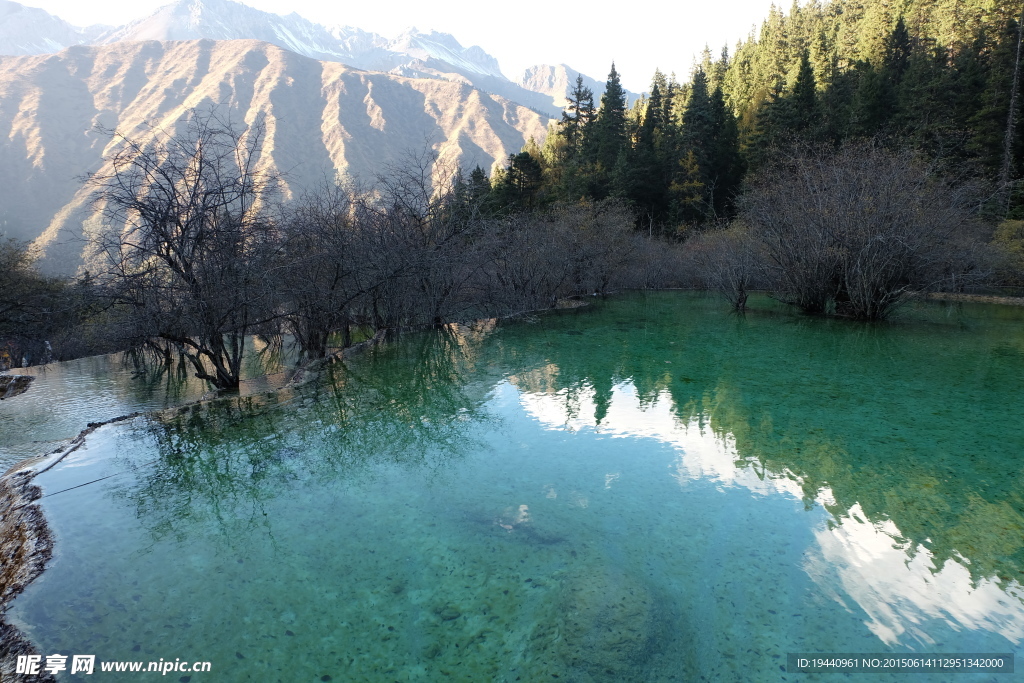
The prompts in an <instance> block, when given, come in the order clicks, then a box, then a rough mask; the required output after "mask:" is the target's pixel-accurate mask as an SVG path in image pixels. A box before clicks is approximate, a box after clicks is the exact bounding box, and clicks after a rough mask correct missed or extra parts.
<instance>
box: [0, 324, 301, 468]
mask: <svg viewBox="0 0 1024 683" xmlns="http://www.w3.org/2000/svg"><path fill="white" fill-rule="evenodd" d="M260 346H261V348H264V349H265V347H263V346H262V345H260ZM249 351H250V355H249V357H248V362H247V363H246V364H245V374H244V376H245V377H248V378H249V379H247V380H245V381H243V383H242V386H241V387H240V393H241V394H243V395H245V394H250V393H254V392H260V391H266V390H267V389H268V388H275V387H279V386H282V385H283V384H284V383H285V382H287V379H288V376H289V373H288V372H287V370H286V366H285V365H284V364H283V363H282V358H281V357H280V356H279V355H275V354H272V353H263V354H258V353H253V352H254V351H255V348H253V347H252V342H251V341H250V347H249ZM267 372H269V373H271V374H269V375H265V374H264V373H267ZM6 374H12V375H30V376H32V377H35V379H34V380H33V381H32V384H30V385H29V388H28V391H27V392H25V393H24V394H21V395H20V396H15V397H13V398H10V399H6V400H4V401H0V472H3V471H4V470H6V469H7V468H8V467H10V466H11V465H13V464H15V463H16V462H18V461H20V460H23V459H25V458H28V457H32V456H34V455H39V454H41V453H45V452H48V451H50V450H53V448H54V447H55V446H56V445H57V444H58V443H59V442H61V441H62V440H64V439H70V438H73V437H75V436H77V435H78V433H79V432H80V431H82V430H83V429H85V427H86V425H87V424H88V423H90V422H102V421H105V420H110V419H113V418H115V417H120V416H121V415H127V414H129V413H134V412H149V411H154V410H161V409H163V408H169V407H171V406H176V405H182V404H184V403H189V402H192V401H197V400H199V399H200V398H201V397H202V396H203V395H204V394H205V393H207V392H209V391H210V390H211V389H212V385H210V384H209V383H207V382H205V381H202V380H198V379H196V378H195V377H194V376H193V375H192V372H191V371H190V370H189V369H188V368H186V367H182V366H179V365H177V364H175V365H173V366H172V368H171V369H170V370H169V371H166V370H164V369H163V368H162V367H159V366H149V367H145V368H138V367H136V366H135V365H134V364H133V363H132V362H131V360H130V359H129V358H128V357H126V354H123V353H114V354H108V355H105V356H92V357H89V358H80V359H78V360H73V361H67V362H62V363H51V364H49V365H39V366H33V367H29V368H15V369H13V370H11V371H10V372H9V373H6Z"/></svg>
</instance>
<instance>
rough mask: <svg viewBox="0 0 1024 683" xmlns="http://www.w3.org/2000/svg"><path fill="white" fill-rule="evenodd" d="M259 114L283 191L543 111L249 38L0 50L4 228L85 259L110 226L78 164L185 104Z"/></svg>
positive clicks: (151, 128) (467, 163)
mask: <svg viewBox="0 0 1024 683" xmlns="http://www.w3.org/2000/svg"><path fill="white" fill-rule="evenodd" d="M211 107H217V108H218V111H220V112H221V113H223V114H227V115H230V116H231V118H232V119H233V120H236V121H252V120H253V119H254V118H255V117H256V116H257V115H258V114H260V113H262V114H265V115H266V117H267V137H266V144H265V147H264V159H263V160H262V161H261V163H266V164H267V167H268V168H271V169H275V170H278V171H281V172H283V173H285V176H286V192H285V194H286V195H288V194H289V193H290V194H293V195H294V194H297V193H299V192H301V189H302V188H304V187H308V186H310V185H313V184H315V183H317V182H320V181H322V179H323V178H324V177H328V178H331V177H334V175H335V174H336V173H343V174H348V175H350V176H354V177H367V176H370V175H372V174H373V173H374V172H376V171H379V170H381V169H382V168H384V167H385V166H386V165H387V164H388V163H400V162H401V161H402V158H403V155H406V154H408V153H410V152H416V151H421V150H423V149H424V147H430V148H433V149H434V150H435V151H436V152H437V153H438V154H439V155H440V158H441V159H442V160H445V161H450V162H454V163H458V164H460V165H461V166H463V167H464V168H472V167H473V166H475V165H477V164H479V165H481V166H483V167H484V168H487V169H490V168H491V167H492V165H493V164H494V163H495V162H501V161H503V160H505V159H507V157H508V154H510V153H513V152H518V151H519V150H520V149H521V148H522V147H523V145H524V144H525V142H526V141H527V140H528V139H529V138H530V137H534V138H536V139H538V140H540V139H542V138H543V136H544V134H545V132H546V126H547V123H548V120H549V119H548V117H546V116H544V115H542V114H538V113H537V112H536V111H533V110H531V109H529V108H527V107H525V106H522V105H521V104H517V103H514V102H511V101H509V100H508V99H506V98H503V97H501V96H498V95H494V94H488V93H487V92H484V91H482V90H480V89H477V88H474V87H472V86H470V85H468V84H467V83H465V82H461V81H459V80H455V79H447V80H446V79H440V78H411V77H406V76H400V75H396V74H392V73H382V72H371V71H362V70H359V69H355V68H352V67H349V66H345V65H343V64H341V63H338V62H336V61H321V60H316V59H311V58H309V57H304V56H301V55H299V54H296V53H295V52H293V51H289V50H286V49H282V48H281V47H278V46H275V45H271V44H269V43H267V42H261V41H256V40H221V41H213V40H187V41H165V42H160V41H154V40H150V41H133V42H113V43H110V44H107V45H102V46H85V45H79V46H74V47H71V48H68V49H66V50H64V51H62V52H60V53H58V54H52V55H42V56H12V57H0V233H5V234H6V235H7V236H9V237H14V238H17V239H23V240H24V239H35V240H36V244H37V245H38V246H39V247H40V248H41V250H42V252H43V254H44V263H43V265H44V267H45V268H46V269H48V270H50V271H62V272H71V271H73V270H75V269H76V268H78V267H80V266H82V263H83V261H82V254H83V249H84V247H85V239H84V238H86V237H88V236H89V234H90V233H93V232H96V231H102V230H104V229H106V228H105V227H104V225H103V223H102V220H101V219H100V213H99V212H100V207H97V206H95V205H94V204H93V203H92V201H91V196H90V195H91V193H90V191H89V189H88V188H87V187H85V186H83V184H82V181H81V176H82V175H83V174H85V173H87V172H90V171H98V170H102V169H103V168H104V163H105V162H104V159H106V158H109V156H110V154H111V153H112V152H113V151H114V150H115V149H116V145H117V144H118V142H117V141H116V140H114V139H112V138H111V136H110V134H109V133H104V132H101V130H100V129H105V130H108V131H109V130H114V129H116V130H118V131H120V132H122V133H124V134H126V135H127V136H129V137H131V138H136V139H141V140H145V139H146V138H147V137H148V136H153V135H159V134H163V133H161V131H168V130H173V129H174V128H175V126H176V125H177V124H178V122H180V121H181V120H182V118H183V117H185V116H186V115H187V113H188V111H189V110H190V109H194V108H198V109H209V108H211Z"/></svg>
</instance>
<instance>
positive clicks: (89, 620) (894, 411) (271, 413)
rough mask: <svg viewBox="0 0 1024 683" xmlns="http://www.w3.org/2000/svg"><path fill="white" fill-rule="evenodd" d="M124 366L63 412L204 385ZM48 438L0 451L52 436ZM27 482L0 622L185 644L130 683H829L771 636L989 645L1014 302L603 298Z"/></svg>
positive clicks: (114, 439)
mask: <svg viewBox="0 0 1024 683" xmlns="http://www.w3.org/2000/svg"><path fill="white" fill-rule="evenodd" d="M92 371H93V370H90V369H89V368H85V369H84V370H80V371H74V372H71V371H70V370H69V371H68V373H69V374H75V373H76V372H77V373H78V374H75V376H76V377H79V378H80V379H78V380H76V381H79V382H80V389H79V390H78V391H77V392H76V394H75V396H76V398H75V401H77V402H78V403H76V404H75V405H76V406H77V407H76V410H79V411H88V409H89V405H90V399H89V396H90V395H91V394H90V391H93V389H91V388H90V387H92V386H93V385H92V384H90V382H93V381H94V380H89V379H88V377H89V376H90V375H89V373H90V372H92ZM83 378H84V379H83ZM95 382H100V380H99V379H96V380H95ZM133 382H137V383H141V384H140V386H143V387H145V386H149V385H147V384H146V380H145V378H144V377H142V378H139V377H136V378H134V379H132V380H131V381H129V380H128V379H123V381H122V382H121V384H119V386H122V385H123V389H122V390H119V391H120V393H118V394H117V397H115V398H114V399H111V400H112V401H113V403H112V404H111V405H110V406H108V407H106V408H104V410H105V411H106V412H109V413H112V414H110V415H107V414H104V415H97V416H95V417H94V416H91V415H84V416H81V417H78V416H76V417H75V418H74V419H71V418H68V417H67V416H61V417H60V419H62V420H64V421H65V422H62V423H61V424H65V423H66V426H65V427H64V428H65V429H69V428H70V426H71V425H72V424H75V420H76V419H80V420H82V421H83V422H87V421H92V420H93V419H101V418H104V417H112V416H113V415H114V414H121V413H124V412H131V410H134V409H135V408H131V410H127V409H126V410H122V408H124V407H126V406H127V407H131V406H142V407H143V408H145V409H154V408H157V407H163V406H167V405H175V404H178V403H182V402H184V401H185V400H186V399H188V398H190V397H193V398H194V397H198V396H199V395H202V392H203V391H204V389H203V388H202V387H201V386H200V387H196V386H193V385H192V384H189V385H187V386H186V388H179V389H176V390H172V389H170V388H168V387H169V386H170V385H167V386H165V387H164V388H162V389H161V390H160V392H162V393H159V396H156V397H155V398H153V397H152V396H153V394H152V391H153V389H152V387H150V388H149V389H145V390H144V393H145V392H147V391H148V392H150V393H149V394H146V395H147V396H150V397H151V398H149V399H146V400H148V401H149V403H146V400H143V399H140V398H139V394H138V393H137V392H138V391H143V390H136V389H134V388H133V387H135V386H136V384H133ZM151 384H152V383H151ZM193 384H194V383H193ZM188 387H191V388H188ZM261 388H272V387H261ZM97 391H98V390H97ZM33 393H34V394H35V396H34V397H33V398H32V401H33V402H34V403H32V404H31V405H33V406H36V407H34V408H31V409H29V408H24V407H23V408H16V407H15V401H19V400H21V399H28V398H29V397H32V396H33ZM8 404H10V405H8ZM22 405H23V406H29V405H30V404H29V403H28V402H26V403H24V404H22ZM45 405H46V393H45V392H43V391H42V390H41V386H33V387H32V388H31V389H30V390H29V392H28V393H26V394H24V395H23V396H21V397H17V398H15V399H11V400H10V401H5V402H4V403H3V404H0V417H3V418H5V421H6V422H7V424H8V425H9V424H10V420H11V419H12V417H11V416H13V415H14V414H15V412H14V411H16V410H21V411H27V412H26V414H28V413H32V411H37V412H38V411H44V410H45ZM104 405H106V404H104ZM32 414H35V413H32ZM47 424H48V423H47V421H46V420H41V421H40V422H39V425H38V426H37V427H32V428H26V429H24V430H20V431H19V432H18V433H14V432H10V433H7V434H6V435H0V436H3V437H4V439H5V440H6V441H5V442H4V443H0V446H2V449H0V450H4V452H6V453H7V454H8V456H7V457H8V458H11V457H13V455H11V454H21V453H23V452H25V451H26V449H28V448H29V447H30V446H29V445H28V442H30V441H33V440H35V441H47V440H53V439H57V438H64V437H66V436H70V435H71V434H59V433H57V432H59V431H60V429H58V428H56V427H54V426H53V425H52V424H51V425H49V426H47ZM82 426H84V424H83V425H82ZM47 429H49V432H47V431H46V430H47ZM33 430H37V431H38V433H36V432H35V431H33ZM72 433H73V432H72ZM2 454H3V453H0V455H2ZM37 483H38V484H40V486H42V487H43V490H44V493H45V497H44V498H43V499H42V505H43V508H44V510H45V512H46V514H47V518H48V520H49V523H50V526H51V529H52V530H53V532H54V535H55V541H56V551H55V556H54V559H53V560H52V562H51V563H50V566H49V568H48V569H47V571H46V572H45V573H44V574H43V576H42V577H41V578H39V579H38V580H36V581H35V582H34V583H33V584H32V585H31V586H30V587H29V588H28V589H27V590H26V592H25V593H24V594H22V595H21V596H20V597H19V598H18V599H16V600H15V601H14V603H13V605H12V607H11V609H10V611H9V618H10V619H11V621H12V622H13V623H14V624H16V625H17V626H18V627H19V628H21V629H22V630H23V631H24V632H25V633H26V634H27V635H28V636H29V637H30V638H31V639H32V640H33V641H34V642H35V643H36V644H37V645H38V646H39V647H40V648H41V650H42V651H44V652H45V653H46V654H50V653H61V654H64V655H72V654H93V655H96V657H97V660H98V661H115V660H125V661H133V660H137V661H144V662H149V661H156V660H158V659H161V658H162V659H163V660H165V661H174V660H175V659H176V658H180V659H182V660H188V661H209V662H211V671H210V672H208V673H191V674H188V675H184V674H180V673H177V672H175V673H171V674H168V675H167V676H160V677H159V678H160V679H161V680H168V681H178V680H181V681H189V680H190V681H191V682H192V683H200V682H202V681H217V682H234V681H260V682H269V683H275V682H278V681H280V682H282V683H292V682H306V681H309V682H310V683H313V682H315V681H346V682H347V681H368V682H377V681H380V682H382V683H388V682H391V681H528V682H534V681H556V680H561V681H574V682H575V681H578V682H581V683H586V682H590V681H782V680H786V681H831V680H848V679H849V678H850V677H849V676H845V675H834V674H832V675H830V674H796V673H787V672H786V664H787V654H788V653H794V652H801V653H806V652H816V653H829V652H834V653H911V652H913V653H1009V652H1014V651H1016V650H1017V649H1018V647H1019V645H1020V643H1021V641H1022V640H1024V589H1022V583H1024V309H1018V308H1013V307H1001V306H994V305H965V304H956V305H953V304H939V303H920V304H916V305H914V306H912V307H909V308H907V309H906V310H904V311H903V312H901V313H900V315H899V316H897V318H896V319H895V320H894V321H892V322H889V323H885V324H873V325H865V324H860V323H853V322H849V321H842V320H828V319H821V318H812V317H807V316H802V315H798V314H795V313H792V312H791V311H789V310H788V309H785V308H783V307H781V306H780V305H777V304H775V303H773V302H771V301H770V300H768V299H763V298H759V299H755V300H753V301H752V310H751V311H750V312H748V313H747V314H746V315H744V316H737V315H735V314H732V313H730V312H729V310H728V306H727V305H726V304H724V303H723V302H721V301H720V300H718V299H715V298H711V297H705V296H702V295H698V294H693V293H680V292H660V293H649V294H642V293H636V294H628V295H623V296H620V297H614V298H610V299H608V300H604V301H597V300H595V301H594V302H593V303H592V304H591V305H590V306H587V307H585V308H581V309H576V310H572V311H564V312H556V313H552V314H546V315H541V316H538V317H536V318H530V319H527V320H520V321H516V322H511V323H502V324H499V325H495V324H493V323H486V322H482V323H478V324H476V325H474V326H469V327H466V326H453V327H451V328H450V329H448V330H447V331H443V332H429V333H426V332H425V333H416V334H408V335H405V336H404V337H402V338H401V340H399V341H397V342H393V343H389V344H386V345H382V346H380V347H377V348H375V349H373V350H371V351H368V352H366V353H364V354H361V355H358V356H355V357H353V358H351V359H349V360H346V361H344V362H342V363H337V364H335V365H333V366H331V367H330V368H329V371H328V372H327V373H326V374H325V376H324V377H322V378H321V379H320V380H318V381H315V382H311V383H309V384H306V385H303V386H301V387H298V388H293V389H285V390H281V391H277V392H276V393H275V392H264V391H254V392H253V393H250V394H249V395H243V396H240V397H235V398H225V399H219V400H214V401H207V402H204V403H198V404H193V405H188V406H185V407H179V408H173V409H171V410H165V411H164V412H161V413H152V414H150V415H147V416H143V417H139V418H136V419H134V420H132V421H130V422H125V423H119V424H113V425H108V426H106V427H102V428H100V429H98V430H97V431H96V432H94V433H93V434H92V435H91V436H90V437H89V438H88V439H87V441H86V443H85V446H84V447H83V448H81V449H79V450H78V451H76V452H74V453H73V454H71V455H70V456H68V457H67V458H66V459H65V460H64V461H62V462H61V464H60V465H58V466H57V467H55V468H53V469H51V470H49V471H48V472H46V473H44V474H42V475H40V476H39V477H38V478H37ZM1022 666H1024V665H1022V664H1021V662H1017V667H1018V673H1017V674H991V673H989V674H955V675H951V674H927V673H921V674H915V675H913V676H907V675H901V674H871V675H869V678H870V679H871V680H873V681H874V680H880V681H897V680H908V679H909V680H913V681H921V682H924V681H947V680H955V681H1008V680H1024V668H1021V667H1022ZM97 668H98V665H97ZM63 676H64V678H63V679H62V680H67V681H77V680H83V681H87V680H90V679H91V678H92V677H83V676H80V675H75V676H70V675H67V672H65V673H64V674H63ZM156 677H157V674H154V673H149V674H128V673H125V674H115V673H100V672H99V671H97V673H96V678H97V679H98V680H118V681H119V680H125V681H138V680H155V679H156ZM854 679H856V677H854Z"/></svg>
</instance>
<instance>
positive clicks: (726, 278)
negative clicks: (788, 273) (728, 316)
mask: <svg viewBox="0 0 1024 683" xmlns="http://www.w3.org/2000/svg"><path fill="white" fill-rule="evenodd" d="M686 246H687V249H688V250H689V251H690V254H691V258H692V259H693V262H694V265H695V269H696V274H697V277H698V278H699V279H700V282H701V284H702V285H703V287H704V288H705V289H709V290H711V291H715V292H719V293H720V294H722V295H723V296H724V297H725V298H726V299H727V300H728V301H729V303H730V304H732V307H733V308H734V309H735V310H737V311H743V310H746V307H747V297H748V296H749V295H750V290H751V289H752V288H753V285H754V282H755V278H756V271H757V268H758V266H759V257H758V254H757V250H758V248H757V245H756V244H755V243H754V240H753V239H752V238H751V235H750V233H749V231H748V230H747V229H746V227H745V226H743V225H742V224H740V223H737V224H736V225H734V226H732V227H730V228H728V229H725V230H714V231H709V232H705V233H701V234H700V235H697V236H696V237H694V238H693V239H691V240H690V241H689V242H687V245H686Z"/></svg>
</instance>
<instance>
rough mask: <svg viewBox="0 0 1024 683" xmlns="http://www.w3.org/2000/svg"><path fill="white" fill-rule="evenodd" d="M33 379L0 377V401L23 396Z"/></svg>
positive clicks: (24, 376)
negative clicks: (19, 395)
mask: <svg viewBox="0 0 1024 683" xmlns="http://www.w3.org/2000/svg"><path fill="white" fill-rule="evenodd" d="M34 379H35V377H31V376H29V375H0V401H2V400H4V399H5V398H13V397H14V396H17V395H18V394H24V393H25V392H26V391H28V385H30V384H32V380H34Z"/></svg>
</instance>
